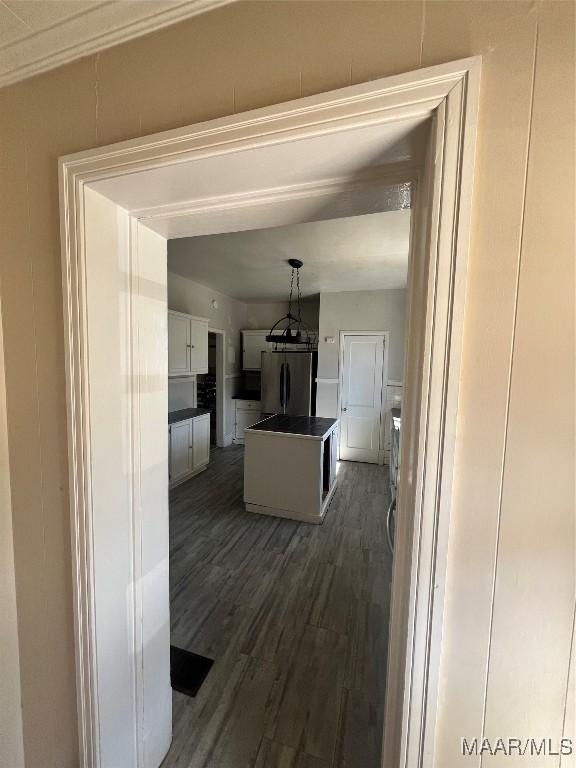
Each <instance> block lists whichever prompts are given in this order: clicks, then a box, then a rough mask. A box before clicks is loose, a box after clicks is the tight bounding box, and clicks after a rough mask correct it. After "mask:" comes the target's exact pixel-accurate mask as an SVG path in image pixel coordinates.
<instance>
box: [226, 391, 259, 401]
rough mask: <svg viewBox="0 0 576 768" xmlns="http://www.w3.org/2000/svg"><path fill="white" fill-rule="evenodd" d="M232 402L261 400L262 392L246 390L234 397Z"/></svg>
mask: <svg viewBox="0 0 576 768" xmlns="http://www.w3.org/2000/svg"><path fill="white" fill-rule="evenodd" d="M232 400H260V392H258V390H256V389H244V390H242V391H241V392H239V393H238V394H237V395H232Z"/></svg>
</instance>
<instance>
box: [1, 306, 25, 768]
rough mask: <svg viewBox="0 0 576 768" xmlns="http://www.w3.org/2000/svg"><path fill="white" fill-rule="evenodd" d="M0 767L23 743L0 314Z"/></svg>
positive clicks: (19, 754)
mask: <svg viewBox="0 0 576 768" xmlns="http://www.w3.org/2000/svg"><path fill="white" fill-rule="evenodd" d="M0 617H1V620H0V763H1V764H2V765H6V766H9V767H10V768H23V766H24V742H23V736H22V710H21V703H20V658H19V651H18V617H17V614H16V582H15V578H14V548H13V539H12V505H11V498H10V466H9V461H8V430H7V427H6V387H5V379H4V340H3V336H2V315H1V313H0Z"/></svg>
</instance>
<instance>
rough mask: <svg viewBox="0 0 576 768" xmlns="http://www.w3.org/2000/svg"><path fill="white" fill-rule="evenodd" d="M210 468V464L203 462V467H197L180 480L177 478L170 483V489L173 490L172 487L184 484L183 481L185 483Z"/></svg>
mask: <svg viewBox="0 0 576 768" xmlns="http://www.w3.org/2000/svg"><path fill="white" fill-rule="evenodd" d="M207 468H208V464H203V465H202V466H201V467H196V469H194V470H193V471H192V472H190V473H189V474H187V475H184V477H180V478H179V479H178V480H175V481H174V482H173V483H170V484H169V486H168V488H169V490H172V488H176V487H177V486H179V485H182V483H185V482H186V481H187V480H191V479H192V478H193V477H195V476H196V475H199V474H200V472H204V470H205V469H207Z"/></svg>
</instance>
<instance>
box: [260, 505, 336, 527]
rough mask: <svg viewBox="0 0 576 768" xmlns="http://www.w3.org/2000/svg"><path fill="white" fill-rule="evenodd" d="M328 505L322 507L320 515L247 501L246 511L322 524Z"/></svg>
mask: <svg viewBox="0 0 576 768" xmlns="http://www.w3.org/2000/svg"><path fill="white" fill-rule="evenodd" d="M327 507H328V505H327V504H326V506H325V507H324V508H323V509H322V514H321V516H319V515H307V514H305V513H303V512H294V511H293V510H289V509H277V508H276V507H265V506H263V505H261V504H249V503H246V512H255V513H256V514H257V515H271V516H272V517H284V518H286V519H287V520H296V521H297V522H299V523H312V524H313V525H320V523H322V521H323V520H324V513H325V512H326V509H327Z"/></svg>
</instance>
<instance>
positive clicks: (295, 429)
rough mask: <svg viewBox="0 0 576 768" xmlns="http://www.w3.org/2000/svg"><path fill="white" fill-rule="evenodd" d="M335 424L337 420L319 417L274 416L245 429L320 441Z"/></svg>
mask: <svg viewBox="0 0 576 768" xmlns="http://www.w3.org/2000/svg"><path fill="white" fill-rule="evenodd" d="M337 423H338V419H324V418H322V417H320V416H288V415H285V414H276V415H275V416H269V417H268V418H267V419H264V420H263V421H259V422H257V423H256V424H253V425H252V426H251V427H248V428H247V429H246V432H274V433H275V434H279V435H284V436H286V437H310V438H313V439H315V440H322V439H323V438H324V437H326V435H327V434H328V433H329V432H331V431H332V429H333V428H334V426H335V425H336V424H337Z"/></svg>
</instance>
